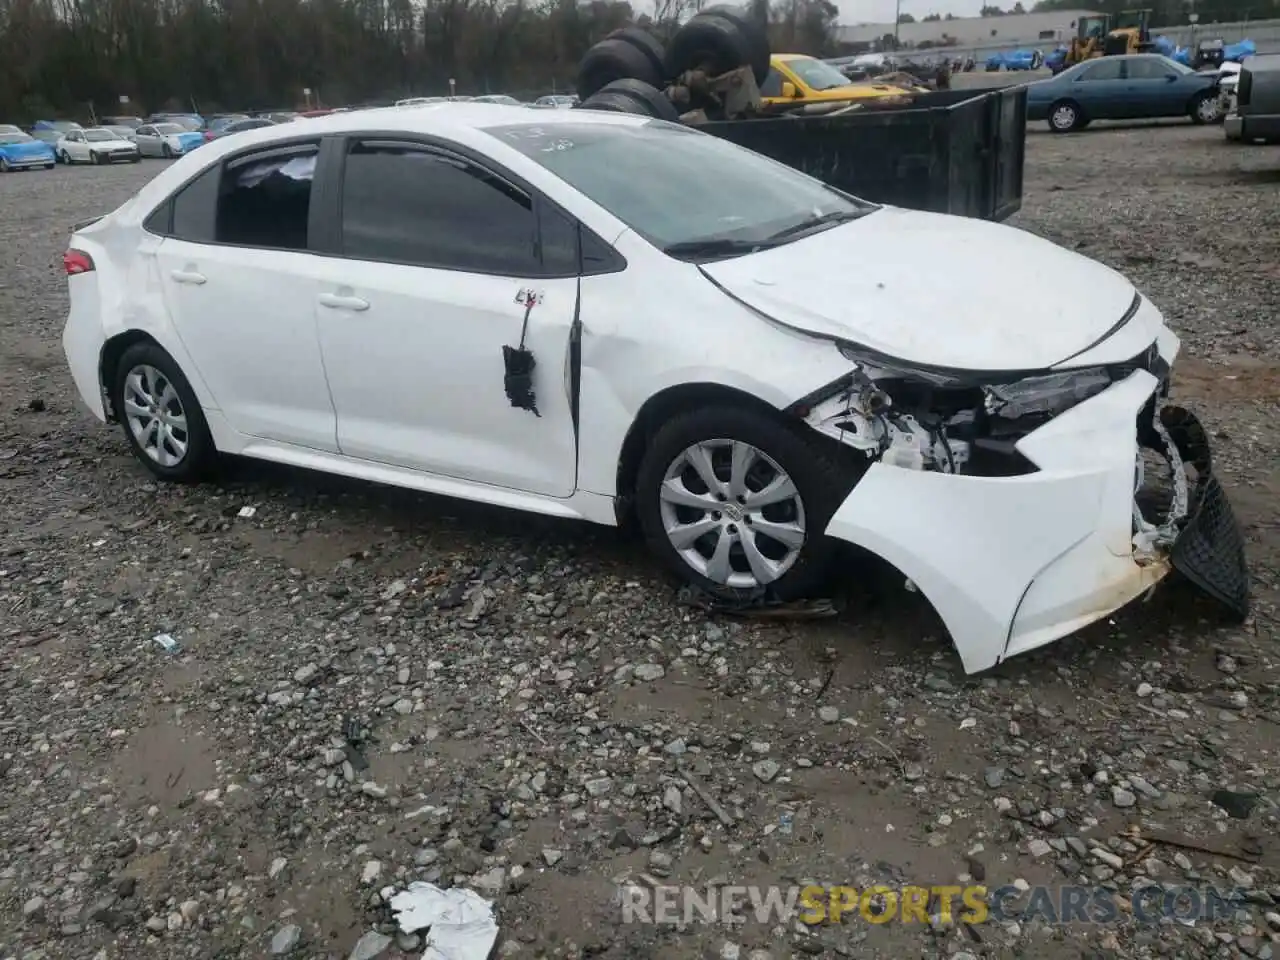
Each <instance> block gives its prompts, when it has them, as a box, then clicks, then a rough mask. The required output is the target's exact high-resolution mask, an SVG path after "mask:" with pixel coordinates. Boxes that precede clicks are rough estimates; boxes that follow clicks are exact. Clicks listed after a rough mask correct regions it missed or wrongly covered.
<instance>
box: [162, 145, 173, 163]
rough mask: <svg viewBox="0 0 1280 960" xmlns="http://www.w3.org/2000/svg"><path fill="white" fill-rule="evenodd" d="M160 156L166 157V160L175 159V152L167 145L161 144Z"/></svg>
mask: <svg viewBox="0 0 1280 960" xmlns="http://www.w3.org/2000/svg"><path fill="white" fill-rule="evenodd" d="M160 156H162V157H164V159H166V160H172V159H173V150H172V149H171V148H170V147H169V145H168V144H167V143H162V144H160Z"/></svg>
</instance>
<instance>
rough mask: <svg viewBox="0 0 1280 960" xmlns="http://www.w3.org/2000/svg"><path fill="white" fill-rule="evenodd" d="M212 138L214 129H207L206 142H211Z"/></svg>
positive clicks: (205, 133)
mask: <svg viewBox="0 0 1280 960" xmlns="http://www.w3.org/2000/svg"><path fill="white" fill-rule="evenodd" d="M212 139H213V131H212V130H206V131H205V132H204V142H205V143H208V142H209V141H210V140H212Z"/></svg>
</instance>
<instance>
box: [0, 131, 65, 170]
mask: <svg viewBox="0 0 1280 960" xmlns="http://www.w3.org/2000/svg"><path fill="white" fill-rule="evenodd" d="M3 129H6V130H9V131H10V132H7V133H6V132H0V173H10V172H12V171H14V170H26V169H28V168H30V167H44V168H45V169H46V170H52V169H53V166H54V164H55V163H57V162H58V158H57V156H56V155H55V154H54V152H53V147H51V146H49V144H47V143H45V142H44V141H42V140H37V139H36V138H35V137H33V136H31V135H30V134H27V133H23V132H22V131H21V130H16V129H13V128H8V127H5V128H3Z"/></svg>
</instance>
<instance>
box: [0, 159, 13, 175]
mask: <svg viewBox="0 0 1280 960" xmlns="http://www.w3.org/2000/svg"><path fill="white" fill-rule="evenodd" d="M0 173H13V167H11V166H9V160H8V158H6V157H0Z"/></svg>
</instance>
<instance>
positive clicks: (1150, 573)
mask: <svg viewBox="0 0 1280 960" xmlns="http://www.w3.org/2000/svg"><path fill="white" fill-rule="evenodd" d="M1158 385H1159V384H1158V381H1157V379H1156V377H1155V376H1153V375H1152V374H1151V373H1149V372H1147V371H1145V370H1139V371H1136V372H1134V373H1133V374H1131V375H1130V376H1129V377H1128V378H1126V379H1125V380H1123V381H1122V382H1120V383H1117V384H1116V385H1114V386H1113V387H1111V388H1109V389H1108V390H1106V391H1104V392H1103V393H1101V394H1098V395H1097V396H1094V397H1092V398H1090V399H1089V400H1086V401H1084V402H1083V403H1080V404H1078V405H1077V406H1075V407H1073V408H1072V409H1070V410H1068V411H1066V412H1065V413H1063V414H1061V415H1059V416H1058V417H1055V418H1054V419H1053V420H1051V421H1050V422H1048V423H1047V424H1045V425H1044V426H1042V427H1040V428H1039V429H1038V430H1036V431H1034V432H1033V433H1031V434H1028V435H1027V436H1026V437H1024V438H1023V439H1022V440H1021V441H1020V442H1019V443H1018V450H1019V451H1020V452H1021V453H1023V454H1024V455H1025V456H1026V457H1027V458H1028V459H1029V460H1031V461H1032V462H1033V463H1034V464H1035V465H1036V466H1037V467H1038V470H1037V472H1035V473H1031V474H1026V475H1023V476H1015V477H979V476H965V475H963V474H959V475H957V474H949V473H937V472H930V471H921V470H912V469H906V468H901V467H896V466H889V465H885V464H882V463H875V464H873V465H872V466H871V468H870V469H869V470H868V471H867V473H866V474H865V476H863V478H862V479H861V480H860V481H859V482H858V484H857V486H856V487H855V488H854V490H853V491H852V492H851V493H850V494H849V496H848V497H847V498H846V499H845V501H844V503H843V504H841V506H840V507H839V508H838V509H837V510H836V512H835V514H834V515H833V517H832V519H831V522H830V524H829V525H828V527H827V534H828V535H829V536H833V537H838V538H840V539H842V540H846V541H849V542H851V543H855V544H857V545H859V546H861V547H864V548H865V549H868V550H870V551H871V552H873V553H876V554H877V555H879V556H880V557H882V558H884V559H885V560H887V561H889V562H890V563H892V564H894V566H896V567H897V569H898V570H899V571H900V572H901V573H902V574H903V575H904V576H905V577H907V578H908V579H909V580H910V581H912V582H913V583H914V584H915V585H916V586H917V587H918V588H919V589H920V591H921V592H922V593H923V594H924V595H925V596H926V597H927V598H928V600H929V601H930V603H932V605H933V607H934V609H935V610H936V611H937V612H938V614H939V616H940V617H941V618H942V621H943V623H944V624H945V625H946V627H947V630H948V632H949V633H950V634H951V637H952V640H953V641H954V643H955V646H956V650H957V652H958V653H959V655H960V659H961V661H962V662H963V664H964V668H965V670H966V672H968V673H974V672H977V671H980V670H986V669H988V668H990V667H992V666H995V665H996V664H997V663H999V662H1001V661H1002V660H1004V659H1007V658H1008V657H1011V656H1014V655H1016V654H1019V653H1023V652H1026V651H1028V650H1032V649H1035V648H1036V647H1040V646H1043V645H1045V644H1047V643H1051V642H1053V641H1054V640H1057V639H1059V638H1061V637H1063V636H1066V635H1067V634H1070V633H1073V632H1075V631H1076V630H1079V629H1080V628H1082V627H1084V626H1086V625H1088V624H1089V623H1092V622H1094V621H1096V620H1099V619H1101V618H1103V617H1106V616H1107V615H1108V614H1110V613H1112V612H1114V611H1115V610H1117V609H1119V608H1120V607H1122V606H1124V605H1125V604H1127V603H1128V602H1129V601H1131V600H1133V599H1135V598H1136V597H1139V596H1141V595H1143V594H1144V593H1146V592H1147V591H1148V590H1150V589H1151V588H1152V587H1153V586H1155V585H1156V584H1157V583H1159V582H1160V581H1161V580H1162V579H1164V578H1165V577H1166V576H1167V575H1168V574H1169V572H1170V571H1171V569H1172V568H1173V567H1174V566H1177V568H1178V569H1179V570H1180V571H1181V572H1183V573H1184V574H1185V575H1186V576H1187V577H1188V579H1190V580H1192V582H1194V583H1196V584H1198V585H1199V586H1201V587H1202V588H1204V589H1206V590H1207V591H1209V592H1210V593H1212V594H1213V595H1214V596H1216V597H1218V598H1219V599H1221V600H1223V601H1224V602H1226V603H1228V605H1229V606H1232V608H1233V609H1235V610H1236V611H1237V612H1240V610H1241V609H1242V607H1243V608H1244V609H1247V582H1248V574H1247V570H1246V568H1245V564H1244V552H1243V548H1242V543H1241V537H1240V533H1239V529H1238V527H1237V526H1236V524H1235V519H1234V517H1233V516H1232V515H1231V511H1230V507H1229V505H1228V504H1227V501H1226V498H1225V496H1224V495H1223V494H1222V490H1221V487H1220V486H1219V485H1218V483H1217V481H1216V479H1214V478H1213V476H1212V471H1211V468H1210V466H1209V464H1208V459H1207V450H1208V448H1207V444H1205V443H1204V442H1203V437H1204V431H1203V430H1201V429H1198V428H1199V424H1198V423H1196V422H1195V420H1194V418H1193V417H1191V416H1190V415H1189V414H1186V413H1185V411H1180V410H1179V411H1177V412H1176V416H1172V417H1165V416H1162V421H1163V422H1164V423H1165V425H1166V428H1167V429H1168V432H1169V434H1170V437H1171V439H1172V440H1173V441H1174V445H1175V446H1177V447H1178V449H1179V451H1180V452H1182V459H1183V460H1185V461H1189V462H1191V463H1193V465H1195V466H1196V467H1197V468H1198V470H1200V471H1201V472H1199V474H1198V479H1197V483H1196V484H1195V487H1194V489H1193V490H1191V491H1188V494H1189V496H1188V499H1189V506H1190V513H1189V514H1188V516H1187V518H1186V520H1185V521H1184V523H1185V527H1184V528H1183V529H1182V530H1181V532H1180V533H1179V534H1178V536H1177V539H1176V540H1175V541H1174V542H1173V544H1172V547H1171V548H1170V547H1168V546H1166V547H1164V548H1158V549H1154V550H1151V551H1147V552H1141V551H1138V550H1136V549H1135V545H1134V509H1135V508H1134V496H1135V489H1134V488H1135V477H1136V474H1137V463H1138V456H1139V424H1140V421H1141V420H1143V419H1148V418H1150V415H1151V413H1152V412H1153V410H1154V399H1153V398H1154V395H1155V393H1156V389H1157V387H1158ZM1197 434H1198V437H1199V440H1198V441H1197V440H1196V439H1195V437H1196V435H1197ZM1197 443H1199V447H1200V448H1203V449H1198V448H1197Z"/></svg>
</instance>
